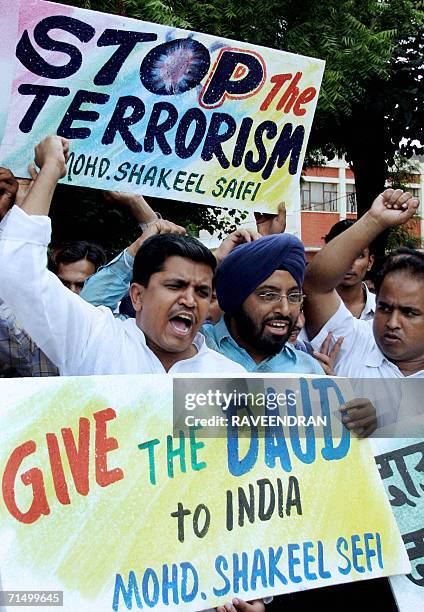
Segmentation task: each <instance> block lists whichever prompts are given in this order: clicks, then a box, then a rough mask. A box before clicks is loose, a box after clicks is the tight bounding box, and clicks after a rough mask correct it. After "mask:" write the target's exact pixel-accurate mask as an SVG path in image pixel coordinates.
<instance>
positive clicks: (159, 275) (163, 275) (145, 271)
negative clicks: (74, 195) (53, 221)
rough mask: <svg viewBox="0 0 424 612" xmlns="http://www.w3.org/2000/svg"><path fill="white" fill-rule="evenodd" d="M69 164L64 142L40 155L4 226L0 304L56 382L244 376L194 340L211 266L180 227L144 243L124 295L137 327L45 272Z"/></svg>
mask: <svg viewBox="0 0 424 612" xmlns="http://www.w3.org/2000/svg"><path fill="white" fill-rule="evenodd" d="M67 157H68V142H67V141H66V140H65V139H63V138H60V137H58V136H49V137H47V138H45V139H44V140H43V141H42V142H41V143H40V144H39V145H38V146H37V147H36V156H35V161H36V163H37V165H38V166H39V167H40V172H39V174H38V176H37V178H36V179H35V181H34V185H33V187H32V189H31V190H30V191H29V193H28V195H27V197H26V198H25V200H24V202H23V204H22V207H21V208H20V207H18V206H16V205H15V206H13V207H12V209H11V211H10V212H9V213H8V215H7V216H6V217H5V218H4V220H3V222H2V224H1V240H0V258H1V262H2V263H1V266H0V291H1V295H0V297H1V298H3V299H4V301H5V302H6V303H7V304H8V306H10V308H12V310H13V311H14V312H15V314H16V316H17V317H18V318H19V320H20V322H21V323H22V326H23V327H24V329H25V330H26V331H27V332H28V333H29V334H30V336H31V337H32V338H33V340H34V341H35V342H36V343H37V345H38V346H39V347H40V349H41V350H43V351H44V353H45V354H46V355H47V356H48V357H49V358H50V359H51V360H52V362H53V363H55V364H56V365H57V366H58V367H59V371H60V373H61V374H62V375H91V374H141V373H163V372H171V371H172V372H179V373H180V372H181V373H195V372H209V373H213V372H217V373H220V374H226V373H233V372H244V371H245V370H244V369H243V368H242V367H241V366H240V365H238V364H236V363H234V362H233V361H231V360H230V359H227V358H226V357H224V356H223V355H220V354H218V353H216V352H215V351H213V350H210V349H209V348H208V347H207V346H206V343H205V340H204V337H203V336H202V335H201V334H199V333H198V332H199V329H200V327H201V325H202V323H203V321H204V320H205V319H206V316H207V314H208V311H209V305H210V301H211V296H212V280H213V275H214V271H215V267H216V260H215V258H214V256H213V255H212V253H211V252H210V251H209V249H207V248H206V247H204V246H203V245H202V244H201V243H200V242H199V241H197V240H196V239H194V238H189V237H186V236H180V235H178V234H177V235H176V234H175V233H169V232H173V231H175V228H176V227H177V226H173V227H172V224H169V226H171V227H169V226H168V227H162V229H161V228H160V227H156V229H157V231H158V233H159V235H157V236H152V237H150V238H149V239H146V240H145V241H144V242H143V244H142V245H141V247H140V249H139V251H138V253H137V255H136V258H135V262H134V268H133V282H132V285H131V289H130V294H131V298H132V302H133V305H134V308H135V310H136V318H135V319H128V320H126V321H121V320H119V319H115V318H114V317H113V314H112V312H111V311H110V310H109V309H107V308H101V307H100V308H97V307H95V306H92V305H91V304H88V303H87V302H85V301H84V300H83V299H81V297H80V296H78V295H76V294H74V293H72V292H71V291H69V290H68V289H66V288H65V287H64V286H63V285H62V283H61V282H60V280H59V279H58V278H57V277H56V276H54V275H53V274H52V273H51V272H49V271H48V270H47V269H46V251H47V245H48V243H49V240H50V220H49V218H48V216H47V215H48V213H49V209H50V203H51V199H52V196H53V192H54V189H55V186H56V183H57V181H58V180H59V179H60V178H61V177H62V176H64V175H65V173H66V161H67ZM158 223H165V224H166V222H158ZM177 229H178V228H177ZM162 231H163V233H161V232H162Z"/></svg>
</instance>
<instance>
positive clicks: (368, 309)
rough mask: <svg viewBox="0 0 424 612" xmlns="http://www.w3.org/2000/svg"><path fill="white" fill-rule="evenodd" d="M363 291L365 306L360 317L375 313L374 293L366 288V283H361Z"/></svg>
mask: <svg viewBox="0 0 424 612" xmlns="http://www.w3.org/2000/svg"><path fill="white" fill-rule="evenodd" d="M362 287H363V288H364V291H365V306H364V308H363V310H362V312H361V318H365V317H371V316H372V317H373V316H374V314H375V295H374V293H371V291H370V290H369V289H368V287H367V285H366V283H362Z"/></svg>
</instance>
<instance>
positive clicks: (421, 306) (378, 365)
mask: <svg viewBox="0 0 424 612" xmlns="http://www.w3.org/2000/svg"><path fill="white" fill-rule="evenodd" d="M417 208H418V200H417V199H416V198H413V197H412V196H411V194H410V193H408V192H406V193H404V192H403V191H401V190H400V189H397V190H396V191H394V190H393V189H386V191H385V192H384V193H382V194H380V195H379V196H378V197H377V198H376V200H375V201H374V202H373V205H372V207H371V209H370V210H369V211H368V212H367V213H366V214H365V215H364V216H363V217H362V218H361V219H359V220H358V221H357V222H356V223H355V224H354V225H352V227H351V228H349V229H348V230H346V231H345V232H343V234H342V235H340V236H337V237H336V238H334V239H333V240H332V241H331V242H329V243H328V244H327V245H326V246H325V247H324V248H323V249H322V250H321V251H320V252H319V253H317V255H316V256H315V257H314V259H313V261H312V263H311V264H310V265H309V266H308V269H307V274H306V278H305V293H306V295H307V296H308V297H307V300H306V301H305V310H306V312H305V316H306V326H307V332H308V336H309V337H310V338H313V342H312V343H313V345H314V346H318V345H319V344H320V342H322V340H323V339H324V337H325V336H326V335H327V333H328V332H330V331H331V332H332V333H333V336H334V337H335V338H337V337H338V336H343V337H344V342H343V345H342V347H341V350H340V352H339V355H338V359H337V361H336V365H335V371H336V374H338V375H340V376H350V377H356V378H363V377H365V378H366V377H368V378H389V377H397V378H403V377H405V376H416V377H423V376H424V257H423V256H422V254H420V253H419V252H416V254H415V255H414V256H413V257H412V256H411V257H412V260H411V261H407V258H406V257H405V258H404V257H402V258H399V257H394V258H393V261H391V260H390V259H389V261H388V262H387V264H386V266H385V267H384V269H383V271H382V276H381V277H380V278H379V280H378V281H377V284H376V289H377V295H376V300H377V305H376V313H375V317H374V324H373V327H371V326H370V325H369V323H367V322H366V321H361V320H359V319H356V318H355V317H354V316H353V315H352V313H351V312H350V311H349V310H348V309H347V308H346V306H345V305H344V304H343V302H342V301H341V299H340V297H339V295H338V294H337V292H336V291H335V288H336V287H337V285H338V284H339V283H340V279H341V278H343V276H344V274H345V273H346V270H349V268H350V266H351V264H352V261H353V260H354V259H355V257H356V255H357V254H358V253H360V252H361V251H362V250H363V249H364V248H365V245H367V244H370V242H372V240H374V239H375V238H376V237H377V236H378V235H379V234H380V233H381V232H382V231H384V230H385V229H387V228H389V227H394V226H396V225H401V224H402V223H405V222H406V221H408V220H409V219H410V218H411V217H412V215H413V214H414V213H415V212H416V210H417Z"/></svg>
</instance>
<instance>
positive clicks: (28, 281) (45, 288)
mask: <svg viewBox="0 0 424 612" xmlns="http://www.w3.org/2000/svg"><path fill="white" fill-rule="evenodd" d="M2 230H3V232H2V234H1V240H0V296H1V297H2V298H3V299H4V301H5V302H6V304H7V305H8V306H10V308H11V309H12V311H13V312H14V314H15V315H16V318H17V319H18V320H19V323H20V324H21V325H22V327H23V328H24V329H25V330H26V332H28V334H29V335H30V337H31V338H32V340H33V341H34V342H35V343H36V344H37V345H38V346H39V347H40V349H41V350H42V351H43V352H44V353H45V354H46V355H47V356H48V357H49V358H50V359H51V360H52V361H53V363H55V364H57V365H58V366H59V368H61V366H62V364H63V363H64V362H66V361H67V360H69V359H76V360H78V359H79V358H80V353H81V351H82V348H83V347H84V345H85V342H86V339H87V337H88V336H89V334H90V320H89V319H90V316H89V315H90V313H89V310H90V309H93V307H92V306H90V305H89V304H86V303H85V302H84V301H83V300H81V299H80V298H79V297H78V296H77V295H75V294H73V293H72V292H71V291H69V290H68V289H66V287H64V286H63V285H62V283H61V282H60V281H59V279H58V278H57V277H56V276H55V275H54V274H52V273H51V272H49V271H48V270H47V269H46V264H47V244H48V242H49V239H50V220H49V219H47V218H46V217H44V216H39V217H35V216H30V217H28V216H27V215H26V214H25V213H24V212H22V211H21V210H20V209H19V208H17V207H14V209H12V211H11V212H10V213H9V216H8V217H7V218H5V220H4V221H3V223H2ZM93 310H95V309H93Z"/></svg>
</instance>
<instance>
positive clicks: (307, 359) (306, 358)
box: [293, 347, 325, 375]
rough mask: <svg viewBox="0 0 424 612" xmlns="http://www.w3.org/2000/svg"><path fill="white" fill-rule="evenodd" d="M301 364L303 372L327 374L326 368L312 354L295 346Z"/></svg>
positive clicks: (301, 371)
mask: <svg viewBox="0 0 424 612" xmlns="http://www.w3.org/2000/svg"><path fill="white" fill-rule="evenodd" d="M293 350H294V351H295V353H296V359H297V362H298V365H299V370H298V371H299V372H300V373H302V374H323V375H324V374H325V372H324V370H323V369H322V367H321V366H320V364H319V363H318V361H317V360H316V359H315V357H312V355H309V354H308V353H305V351H301V350H299V349H296V348H294V347H293Z"/></svg>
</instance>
